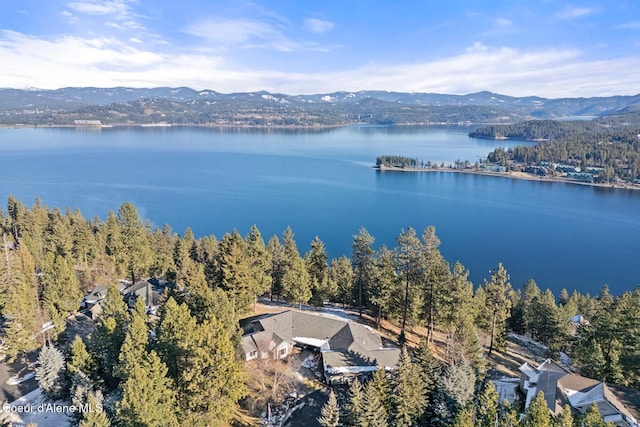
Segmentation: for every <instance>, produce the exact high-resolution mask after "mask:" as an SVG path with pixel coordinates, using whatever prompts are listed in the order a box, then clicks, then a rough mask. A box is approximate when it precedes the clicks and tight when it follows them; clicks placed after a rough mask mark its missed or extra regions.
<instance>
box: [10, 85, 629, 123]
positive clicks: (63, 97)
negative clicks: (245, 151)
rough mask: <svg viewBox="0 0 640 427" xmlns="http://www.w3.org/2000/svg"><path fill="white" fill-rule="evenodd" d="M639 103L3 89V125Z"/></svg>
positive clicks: (555, 109)
mask: <svg viewBox="0 0 640 427" xmlns="http://www.w3.org/2000/svg"><path fill="white" fill-rule="evenodd" d="M638 105H640V95H636V96H611V97H597V98H564V99H545V98H540V97H521V98H518V97H512V96H505V95H500V94H497V93H491V92H478V93H472V94H467V95H447V94H434V93H401V92H388V91H358V92H334V93H328V94H312V95H286V94H280V93H269V92H265V91H259V92H247V93H229V94H224V93H220V92H216V91H213V90H200V91H196V90H193V89H190V88H186V87H180V88H167V87H159V88H147V89H144V88H143V89H140V88H126V87H116V88H91V87H87V88H62V89H57V90H19V89H0V125H27V126H74V124H75V121H76V120H81V121H86V120H94V121H96V120H99V121H100V122H101V123H102V124H104V125H142V124H147V125H149V124H158V123H169V124H174V125H184V126H254V127H269V126H280V127H323V126H345V125H351V124H356V123H366V124H375V125H407V124H413V125H418V124H419V125H429V124H453V125H458V124H463V125H468V124H500V123H516V122H520V121H524V120H527V119H533V118H535V119H554V118H563V117H571V116H586V115H593V116H598V117H604V116H609V115H612V114H620V113H623V112H629V111H634V110H636V111H637V109H638Z"/></svg>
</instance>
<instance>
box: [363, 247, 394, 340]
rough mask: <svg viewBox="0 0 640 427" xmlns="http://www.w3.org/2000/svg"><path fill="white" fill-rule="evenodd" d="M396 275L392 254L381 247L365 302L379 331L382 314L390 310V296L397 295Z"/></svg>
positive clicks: (377, 254)
mask: <svg viewBox="0 0 640 427" xmlns="http://www.w3.org/2000/svg"><path fill="white" fill-rule="evenodd" d="M397 285H398V274H397V271H396V266H395V262H394V254H393V252H391V251H390V250H389V249H387V247H386V246H384V245H383V246H382V247H381V248H380V249H379V250H378V251H377V253H376V257H375V276H374V280H373V281H372V283H371V285H370V286H369V289H368V292H367V301H368V302H369V305H370V307H371V308H372V309H373V311H374V313H376V325H377V327H378V329H380V321H381V319H382V314H383V312H384V313H385V314H386V313H388V312H389V311H391V309H392V296H393V294H394V291H395V293H397V289H395V288H396V286H397Z"/></svg>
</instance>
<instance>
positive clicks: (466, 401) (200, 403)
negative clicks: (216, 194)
mask: <svg viewBox="0 0 640 427" xmlns="http://www.w3.org/2000/svg"><path fill="white" fill-rule="evenodd" d="M0 231H1V233H2V257H1V259H0V315H1V316H2V317H1V318H2V325H1V328H2V329H1V334H2V338H3V340H4V347H5V352H6V355H7V357H8V358H9V359H19V358H20V357H21V356H22V355H24V354H25V353H27V352H29V351H31V350H34V349H36V348H39V347H43V350H42V352H44V351H45V350H46V351H47V352H49V353H50V355H49V356H46V361H45V359H43V362H42V363H41V368H39V369H40V373H39V374H38V375H39V378H41V385H42V384H45V385H46V389H44V388H43V390H44V391H45V392H46V393H47V394H48V395H49V396H50V397H51V398H57V397H60V396H62V397H66V398H68V399H70V400H72V401H73V402H78V403H87V402H93V403H95V402H100V404H101V405H104V406H105V408H106V412H105V413H102V414H103V417H104V418H103V419H101V421H99V422H100V423H101V424H98V421H96V420H91V419H89V417H93V416H96V414H95V413H85V414H80V415H79V417H78V419H77V420H76V422H77V424H78V425H85V426H86V425H122V426H125V425H126V426H131V425H149V426H150V425H228V424H230V423H237V424H238V425H241V424H242V420H246V419H247V417H248V416H249V415H253V416H255V415H256V414H255V413H249V409H248V408H247V402H248V400H245V399H244V398H245V397H246V396H248V395H249V394H250V393H251V391H250V389H249V387H248V385H247V384H248V383H249V378H248V374H247V367H246V366H245V364H244V363H243V362H242V361H241V359H240V357H239V354H238V346H239V342H240V328H239V324H238V321H239V319H241V318H244V317H246V316H247V315H249V314H251V312H252V309H253V303H254V302H255V300H256V298H257V297H259V296H264V297H267V298H270V299H273V300H277V301H283V302H286V303H288V304H292V305H293V304H295V305H301V304H311V305H315V306H322V305H323V304H325V303H327V302H333V303H335V304H340V305H343V306H350V307H352V308H354V309H355V310H358V311H360V312H361V313H367V314H368V315H370V316H371V317H373V318H374V319H376V322H377V323H378V324H379V323H380V322H381V321H383V320H384V321H385V322H390V323H391V324H393V325H396V326H397V327H398V328H399V331H400V332H399V333H398V336H396V337H393V338H394V339H395V340H396V342H397V343H398V344H399V345H403V344H407V346H405V349H404V353H403V356H402V363H401V366H400V367H399V370H398V371H397V372H396V373H394V374H392V375H390V376H388V377H387V376H385V375H382V374H376V375H375V376H374V377H373V379H372V380H371V381H369V382H367V383H366V384H360V383H358V382H355V383H354V384H353V385H352V386H351V389H350V390H349V393H348V399H347V402H346V403H345V402H344V401H342V402H341V403H338V402H337V401H336V403H334V404H332V405H328V406H327V409H326V410H324V412H323V417H324V420H325V421H323V422H324V425H336V424H335V419H336V416H337V417H338V418H339V419H341V420H345V421H344V422H345V423H348V425H358V426H362V425H375V426H384V425H393V426H411V425H434V426H450V425H460V426H462V425H487V426H488V425H494V424H493V422H494V421H495V419H496V417H497V418H498V419H499V423H500V425H505V426H507V425H511V426H515V425H520V424H519V421H517V416H516V415H515V414H516V413H517V411H518V408H512V407H510V406H509V405H505V404H503V403H499V402H498V401H497V397H496V393H495V390H493V389H492V385H491V383H490V382H489V381H487V379H488V374H489V368H490V367H491V366H492V364H493V363H494V362H495V360H496V358H497V357H499V355H500V352H501V351H502V350H503V349H504V348H505V345H506V337H507V333H508V332H515V333H518V334H522V335H526V336H528V337H531V338H533V339H535V340H537V341H539V342H540V343H542V344H544V345H546V346H547V347H548V356H557V355H558V354H559V353H560V352H564V353H567V354H569V355H570V356H571V357H573V358H574V360H575V364H576V366H577V367H578V368H579V369H580V370H581V371H582V373H583V374H584V375H587V376H591V377H592V378H597V379H605V380H606V381H607V382H609V383H613V384H618V385H622V386H626V387H631V388H635V389H640V354H639V353H638V346H637V343H638V337H640V288H638V289H636V290H634V291H630V292H625V293H624V294H622V295H611V294H609V292H608V288H607V287H606V286H604V287H603V289H602V291H601V293H600V294H599V295H597V296H590V295H588V294H586V295H585V294H581V293H580V292H579V291H577V290H575V291H572V292H571V293H569V292H568V291H565V290H563V291H562V292H561V293H560V295H558V296H555V295H554V294H553V293H552V292H551V291H549V290H545V291H543V290H541V289H540V288H538V286H537V285H536V283H535V282H534V281H533V280H530V281H528V282H527V283H525V284H522V287H520V286H516V287H514V286H513V285H512V284H511V283H510V279H509V274H508V272H507V268H506V267H505V266H503V265H502V264H500V263H496V268H495V269H494V270H492V271H491V274H490V275H489V276H488V277H487V278H486V279H485V280H484V281H483V282H482V283H476V284H473V283H471V282H470V281H469V280H468V277H469V271H468V270H467V269H466V268H465V267H464V266H463V265H461V264H460V263H458V262H453V263H452V262H450V261H448V260H446V259H445V258H444V257H443V256H442V254H441V253H440V250H439V245H440V240H439V238H438V236H437V234H436V230H435V228H433V227H428V228H426V229H425V230H423V231H422V232H418V231H416V230H414V229H412V228H407V229H404V230H401V231H400V233H399V234H398V237H397V244H396V245H395V247H393V248H388V247H386V246H380V247H377V246H376V245H375V238H374V236H372V235H370V234H369V233H368V231H367V230H366V229H364V228H362V229H360V230H359V231H358V232H357V234H355V235H354V236H353V251H352V253H351V254H345V256H342V257H339V258H335V259H329V257H328V255H327V250H326V248H325V246H324V243H323V242H322V240H320V239H319V238H315V239H314V240H313V241H312V242H310V243H309V245H308V249H307V250H303V251H301V250H300V249H299V246H298V243H297V242H296V241H295V235H294V232H293V230H291V228H287V229H286V230H284V231H283V233H282V235H281V236H271V237H270V238H268V240H267V241H266V242H265V240H264V239H263V237H262V235H261V233H260V231H259V229H258V227H256V226H254V227H252V229H251V230H249V231H248V233H247V234H246V235H242V234H240V233H239V232H238V231H236V230H233V231H230V232H229V233H226V234H225V235H223V236H221V237H216V236H213V235H211V236H203V237H199V238H196V237H195V236H194V235H193V233H192V232H191V230H190V229H187V230H185V231H184V233H182V234H181V235H179V234H177V233H175V232H174V231H173V230H172V229H171V228H170V227H169V226H168V225H166V226H164V227H162V228H158V227H152V226H151V225H150V224H149V223H148V222H146V221H145V220H143V219H142V218H140V217H139V215H138V213H137V210H136V208H135V206H134V205H132V204H131V203H124V204H123V205H122V206H121V207H120V208H119V209H118V212H109V213H108V215H107V216H106V219H105V220H101V219H99V218H93V219H85V218H84V217H83V216H82V214H81V213H80V212H79V211H78V210H75V211H72V210H71V209H66V210H65V211H61V210H59V209H57V208H53V209H51V208H48V207H46V206H43V205H42V204H41V203H40V202H39V201H37V200H36V202H35V203H34V204H33V205H32V206H30V207H29V206H27V205H25V204H23V203H22V202H21V201H19V200H16V199H14V198H13V197H11V198H10V199H9V201H8V205H7V209H6V211H2V212H0ZM123 278H127V279H130V280H131V281H132V282H135V281H137V280H139V279H149V278H163V279H164V280H167V282H168V286H167V287H166V291H165V293H164V296H163V298H162V301H161V304H160V307H159V310H158V313H157V317H153V316H152V317H150V316H148V315H147V313H145V308H144V305H143V304H142V303H141V302H140V300H138V301H137V302H136V305H135V306H134V307H133V308H128V307H127V305H126V304H125V303H124V302H123V300H122V297H121V295H120V294H119V292H118V290H117V289H116V288H115V286H114V285H115V284H116V283H117V282H118V280H119V279H123ZM96 284H109V285H110V287H109V289H108V293H107V296H106V300H105V303H104V304H103V306H102V308H103V313H102V316H101V317H100V318H99V320H98V321H97V322H96V324H95V331H94V332H93V333H92V334H91V335H90V337H89V338H88V340H87V341H86V342H83V341H81V340H75V341H73V342H68V341H66V340H67V335H66V334H65V329H66V327H67V323H66V321H65V319H66V318H67V316H68V315H69V314H70V313H73V312H75V311H76V310H78V309H79V305H80V301H81V299H82V296H83V295H84V294H86V292H87V291H88V290H90V289H92V288H93V287H94V286H95V285H96ZM516 285H519V284H516ZM577 314H581V315H582V316H584V318H586V319H588V323H585V324H583V325H581V326H579V330H577V331H576V330H571V329H570V325H571V324H570V322H569V320H570V319H571V318H572V317H573V316H575V315H577ZM47 322H52V324H53V329H50V330H47V331H45V332H42V329H41V326H42V325H43V324H45V323H47ZM418 327H420V328H424V329H425V330H426V334H425V337H424V340H423V341H422V342H421V343H419V344H418V343H416V342H411V341H409V340H408V334H409V332H412V331H413V330H414V329H415V328H418ZM436 334H438V335H439V336H443V337H445V338H444V340H445V342H446V348H445V349H444V358H443V360H436V359H435V358H434V355H433V354H432V353H433V349H434V345H435V343H434V341H435V336H436ZM57 347H59V348H65V349H66V350H65V351H64V352H63V353H60V354H58V353H56V351H58V350H56V348H57ZM41 354H43V353H41ZM43 357H44V356H43ZM45 368H46V369H45ZM379 372H382V371H379ZM418 379H419V381H418ZM336 407H341V408H342V409H341V410H340V411H338V415H336V409H335V408H336ZM535 407H536V406H534V405H532V406H531V408H534V409H530V410H529V411H528V412H527V413H526V414H525V417H524V421H523V424H522V425H527V426H528V425H550V424H549V423H550V422H551V421H550V419H549V421H547V420H543V421H540V420H539V419H540V417H542V418H545V417H549V414H548V412H547V413H545V414H546V415H545V414H542V413H537V412H535ZM332 408H333V409H332ZM261 409H263V408H261ZM569 415H570V414H569ZM569 415H567V417H568V416H569ZM554 422H555V423H558V422H560V421H559V420H558V419H556V420H555V421H554ZM563 422H567V421H563ZM554 425H560V424H554ZM562 425H570V424H562ZM585 425H586V424H585Z"/></svg>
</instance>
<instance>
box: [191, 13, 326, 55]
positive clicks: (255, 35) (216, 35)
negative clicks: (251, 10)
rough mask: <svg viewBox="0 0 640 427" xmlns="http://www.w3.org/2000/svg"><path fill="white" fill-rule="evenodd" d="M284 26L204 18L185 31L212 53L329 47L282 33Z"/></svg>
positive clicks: (313, 49) (323, 49) (240, 20)
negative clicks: (229, 49) (203, 43)
mask: <svg viewBox="0 0 640 427" xmlns="http://www.w3.org/2000/svg"><path fill="white" fill-rule="evenodd" d="M286 29H287V25H286V24H283V23H280V22H277V23H272V22H268V21H260V20H256V19H226V18H207V19H204V20H201V21H199V22H198V23H196V24H193V25H191V26H189V27H187V28H186V29H185V30H184V32H185V33H187V34H190V35H192V36H195V37H198V38H200V39H202V40H204V41H205V42H206V43H207V47H208V48H209V49H213V50H224V49H228V48H241V49H270V50H276V51H280V52H296V51H304V50H311V51H326V50H328V48H325V47H322V46H319V45H318V44H316V43H312V42H307V41H304V40H294V39H292V38H290V37H288V36H287V35H286V34H285V30H286Z"/></svg>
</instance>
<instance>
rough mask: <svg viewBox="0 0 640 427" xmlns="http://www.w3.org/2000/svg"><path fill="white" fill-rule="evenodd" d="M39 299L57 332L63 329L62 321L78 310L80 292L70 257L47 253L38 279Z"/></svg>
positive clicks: (80, 298) (80, 299) (63, 323)
mask: <svg viewBox="0 0 640 427" xmlns="http://www.w3.org/2000/svg"><path fill="white" fill-rule="evenodd" d="M40 284H41V287H42V293H41V298H42V300H43V304H44V306H45V307H46V308H47V309H48V310H47V311H48V312H49V316H50V318H51V319H52V321H53V323H54V325H55V326H56V329H57V330H58V332H62V331H63V330H64V328H65V322H64V319H65V318H66V317H67V315H68V314H69V313H72V312H75V311H77V310H78V309H79V308H80V302H81V301H82V290H81V289H80V282H79V281H78V276H77V275H76V271H75V266H74V262H73V260H72V259H71V258H70V257H64V256H62V255H54V254H53V253H49V254H48V256H47V258H46V260H45V262H44V263H43V271H42V275H41V278H40Z"/></svg>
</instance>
